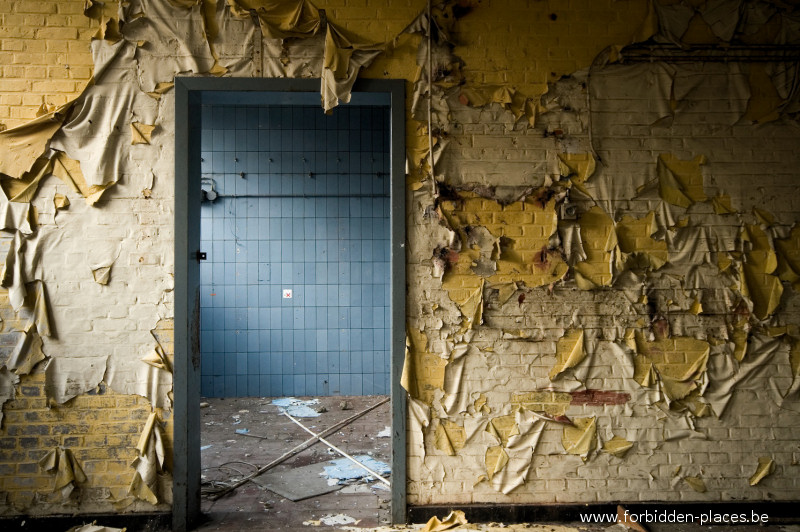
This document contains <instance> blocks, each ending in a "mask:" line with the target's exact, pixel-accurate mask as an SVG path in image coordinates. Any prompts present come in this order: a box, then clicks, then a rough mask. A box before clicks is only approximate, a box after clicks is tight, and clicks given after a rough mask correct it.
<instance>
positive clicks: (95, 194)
mask: <svg viewBox="0 0 800 532" xmlns="http://www.w3.org/2000/svg"><path fill="white" fill-rule="evenodd" d="M52 171H53V175H54V176H56V177H58V178H59V179H61V180H62V181H63V182H64V183H66V184H67V185H69V186H70V187H71V188H72V190H74V191H75V192H76V193H78V194H80V195H81V196H83V197H84V198H86V203H87V204H88V205H94V204H95V203H96V202H97V200H99V199H100V196H102V195H103V192H104V191H105V190H106V189H107V188H108V187H109V186H111V185H110V184H108V185H92V186H89V185H88V184H87V183H86V179H85V178H84V177H83V172H82V171H81V165H80V163H79V162H78V161H76V160H74V159H70V158H69V157H67V155H66V154H65V153H63V152H59V153H58V155H56V157H55V158H54V159H53V170H52Z"/></svg>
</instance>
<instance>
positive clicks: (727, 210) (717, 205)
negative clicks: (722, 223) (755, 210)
mask: <svg viewBox="0 0 800 532" xmlns="http://www.w3.org/2000/svg"><path fill="white" fill-rule="evenodd" d="M711 205H713V207H714V212H715V213H716V214H733V213H735V212H736V210H735V209H734V208H733V205H732V204H731V197H730V196H728V195H727V194H720V195H719V196H714V197H713V198H711Z"/></svg>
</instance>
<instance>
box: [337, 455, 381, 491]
mask: <svg viewBox="0 0 800 532" xmlns="http://www.w3.org/2000/svg"><path fill="white" fill-rule="evenodd" d="M354 458H355V459H356V460H358V462H359V463H360V464H362V465H365V466H367V467H368V468H370V469H372V470H373V471H375V472H376V473H379V474H381V475H382V476H387V475H389V473H391V471H392V470H391V468H390V467H389V464H387V463H385V462H381V461H380V460H376V459H374V458H373V457H371V456H368V455H365V454H362V455H359V456H355V457H354ZM329 463H330V464H331V465H328V466H325V467H324V470H325V473H324V474H325V476H326V477H327V478H329V479H331V480H337V481H338V483H339V484H341V483H342V482H343V481H347V480H355V479H361V478H363V479H366V480H367V481H369V480H374V477H372V476H371V475H370V474H369V472H367V471H366V470H364V469H362V468H360V467H358V466H357V465H355V464H354V463H353V462H351V461H350V460H348V459H347V458H340V459H339V460H332V461H331V462H329Z"/></svg>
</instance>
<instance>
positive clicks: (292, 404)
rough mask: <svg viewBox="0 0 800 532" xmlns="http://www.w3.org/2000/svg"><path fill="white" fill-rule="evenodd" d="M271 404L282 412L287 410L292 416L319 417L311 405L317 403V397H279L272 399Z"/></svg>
mask: <svg viewBox="0 0 800 532" xmlns="http://www.w3.org/2000/svg"><path fill="white" fill-rule="evenodd" d="M272 404H273V405H275V406H277V407H278V408H280V409H281V411H282V412H287V413H289V414H290V415H292V416H294V417H319V412H317V411H316V410H315V409H314V408H311V407H312V406H313V405H318V404H319V399H309V400H306V401H303V400H302V399H296V398H294V397H281V398H279V399H273V400H272Z"/></svg>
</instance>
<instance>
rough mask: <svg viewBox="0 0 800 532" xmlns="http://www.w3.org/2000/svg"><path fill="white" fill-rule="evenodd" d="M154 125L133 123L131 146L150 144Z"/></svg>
mask: <svg viewBox="0 0 800 532" xmlns="http://www.w3.org/2000/svg"><path fill="white" fill-rule="evenodd" d="M155 128H156V126H154V125H150V124H142V123H140V122H131V144H150V140H151V137H152V135H153V130H154V129H155Z"/></svg>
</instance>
